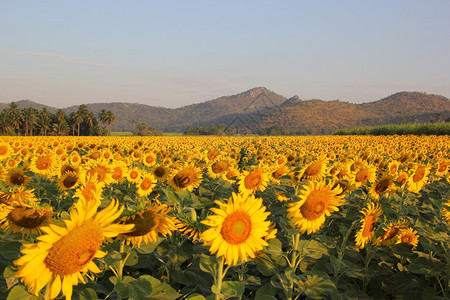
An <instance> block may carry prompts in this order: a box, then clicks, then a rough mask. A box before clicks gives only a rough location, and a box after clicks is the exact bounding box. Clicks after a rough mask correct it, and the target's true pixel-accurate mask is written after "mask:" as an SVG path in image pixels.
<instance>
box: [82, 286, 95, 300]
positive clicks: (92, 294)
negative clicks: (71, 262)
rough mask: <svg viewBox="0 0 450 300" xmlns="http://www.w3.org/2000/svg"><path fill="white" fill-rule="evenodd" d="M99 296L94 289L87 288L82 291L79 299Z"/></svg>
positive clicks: (84, 299)
mask: <svg viewBox="0 0 450 300" xmlns="http://www.w3.org/2000/svg"><path fill="white" fill-rule="evenodd" d="M97 299H98V296H97V293H96V292H95V290H94V289H91V288H87V289H84V290H82V291H81V293H80V295H79V300H97Z"/></svg>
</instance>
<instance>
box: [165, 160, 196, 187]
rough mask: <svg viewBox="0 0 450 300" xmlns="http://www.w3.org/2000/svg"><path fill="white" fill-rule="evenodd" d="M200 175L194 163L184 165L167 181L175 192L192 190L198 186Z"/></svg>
mask: <svg viewBox="0 0 450 300" xmlns="http://www.w3.org/2000/svg"><path fill="white" fill-rule="evenodd" d="M201 181H202V173H201V171H200V168H198V167H196V166H195V165H194V163H190V164H184V165H183V166H182V167H181V168H180V169H178V170H177V171H175V172H174V175H173V176H171V178H170V180H169V185H170V186H171V187H172V188H173V189H174V190H176V191H181V190H188V191H190V192H192V190H193V189H194V188H196V187H198V186H199V185H200V182H201Z"/></svg>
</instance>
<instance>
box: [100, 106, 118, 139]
mask: <svg viewBox="0 0 450 300" xmlns="http://www.w3.org/2000/svg"><path fill="white" fill-rule="evenodd" d="M98 118H99V119H100V122H102V124H103V125H106V126H107V127H108V135H111V129H110V126H111V124H114V123H115V122H116V119H117V118H116V116H115V115H114V113H113V112H112V111H110V110H106V109H102V110H101V111H100V113H99V114H98Z"/></svg>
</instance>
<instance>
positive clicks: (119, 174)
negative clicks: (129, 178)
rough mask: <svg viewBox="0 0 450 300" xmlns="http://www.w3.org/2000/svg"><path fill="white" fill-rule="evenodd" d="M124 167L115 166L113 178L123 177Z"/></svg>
mask: <svg viewBox="0 0 450 300" xmlns="http://www.w3.org/2000/svg"><path fill="white" fill-rule="evenodd" d="M122 174H123V173H122V168H121V167H115V168H114V172H113V175H112V178H113V179H120V178H122Z"/></svg>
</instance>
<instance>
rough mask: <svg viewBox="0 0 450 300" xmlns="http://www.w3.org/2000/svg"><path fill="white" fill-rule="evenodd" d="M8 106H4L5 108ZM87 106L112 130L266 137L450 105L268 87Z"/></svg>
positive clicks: (408, 117)
mask: <svg viewBox="0 0 450 300" xmlns="http://www.w3.org/2000/svg"><path fill="white" fill-rule="evenodd" d="M16 103H17V104H18V105H19V107H20V108H23V107H26V106H32V107H35V108H37V109H41V108H42V107H44V106H45V105H41V104H38V103H35V102H33V101H30V100H22V101H17V102H16ZM6 106H7V104H0V109H3V108H4V107H6ZM45 107H47V109H48V110H49V111H51V112H55V111H56V108H53V107H49V106H45ZM87 107H88V109H89V110H91V111H92V112H94V113H95V114H97V113H98V112H99V111H100V110H102V109H106V110H111V111H112V112H113V113H114V114H115V115H116V116H117V121H116V124H114V125H113V126H112V127H111V129H112V130H113V131H130V130H132V128H133V125H132V124H133V121H135V122H136V123H140V122H146V123H147V124H148V125H149V126H151V127H155V128H156V129H158V130H165V131H174V130H178V131H183V130H184V129H185V128H186V126H187V125H192V126H194V127H195V126H210V125H212V124H216V125H219V124H225V125H227V126H235V127H237V128H238V129H239V130H244V131H246V132H259V133H264V132H266V131H267V130H268V129H270V128H275V127H276V128H283V129H285V130H288V131H289V132H291V133H295V134H331V133H333V132H335V131H336V130H339V129H344V128H349V127H356V126H358V127H364V126H375V125H382V124H398V123H401V122H405V121H406V122H426V121H430V120H432V119H433V118H435V116H436V115H437V114H440V116H441V118H442V120H445V119H447V118H450V101H449V99H448V98H446V97H443V96H439V95H432V94H427V93H420V92H399V93H396V94H393V95H390V96H388V97H386V98H383V99H380V100H377V101H373V102H367V103H362V104H354V103H349V102H345V101H340V100H334V101H323V100H319V99H312V100H302V99H300V97H298V96H294V97H291V98H286V97H284V96H281V95H279V94H276V93H275V92H273V91H270V90H268V89H266V88H264V87H258V88H254V89H251V90H248V91H246V92H243V93H240V94H237V95H230V96H223V97H219V98H216V99H213V100H209V101H205V102H201V103H196V104H191V105H187V106H183V107H179V108H175V109H172V108H164V107H156V106H149V105H144V104H137V103H91V104H87ZM77 109H78V106H70V107H67V108H64V109H63V110H64V111H65V112H66V113H68V114H69V113H71V112H73V111H75V110H77Z"/></svg>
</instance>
